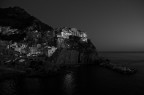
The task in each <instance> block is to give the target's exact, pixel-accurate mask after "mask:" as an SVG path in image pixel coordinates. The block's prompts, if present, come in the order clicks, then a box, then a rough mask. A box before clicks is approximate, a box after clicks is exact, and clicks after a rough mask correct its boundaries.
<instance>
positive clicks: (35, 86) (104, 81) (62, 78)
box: [0, 53, 144, 95]
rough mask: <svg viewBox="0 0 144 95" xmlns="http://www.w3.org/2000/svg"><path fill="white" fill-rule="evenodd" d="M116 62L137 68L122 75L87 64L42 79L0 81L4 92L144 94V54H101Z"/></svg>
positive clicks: (8, 94) (9, 94) (20, 94)
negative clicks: (128, 73) (129, 73)
mask: <svg viewBox="0 0 144 95" xmlns="http://www.w3.org/2000/svg"><path fill="white" fill-rule="evenodd" d="M100 56H104V57H106V58H109V59H110V60H111V61H112V62H113V63H115V64H121V65H127V66H129V67H134V68H136V69H137V70H138V72H137V73H136V74H134V75H122V74H119V73H117V72H114V71H111V70H108V69H106V68H102V67H99V66H87V67H86V66H85V67H79V68H74V69H72V70H69V71H64V72H62V73H60V74H56V75H51V76H47V77H41V78H17V79H15V80H5V81H2V82H1V83H0V93H1V95H2V94H3V95H15V94H17V95H92V94H93V95H94V94H95V95H96V94H97V95H144V53H100Z"/></svg>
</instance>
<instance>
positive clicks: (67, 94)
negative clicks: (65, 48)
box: [0, 71, 75, 95]
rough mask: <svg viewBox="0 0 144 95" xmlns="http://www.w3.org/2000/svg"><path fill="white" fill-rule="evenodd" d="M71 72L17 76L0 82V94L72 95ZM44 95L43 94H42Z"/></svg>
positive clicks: (72, 78) (73, 83) (72, 75)
mask: <svg viewBox="0 0 144 95" xmlns="http://www.w3.org/2000/svg"><path fill="white" fill-rule="evenodd" d="M74 80H75V79H74V74H73V72H72V71H71V72H68V73H64V74H62V75H57V76H50V77H46V78H19V79H17V80H15V79H11V80H5V81H2V82H0V95H19V94H20V95H43V94H44V93H47V94H57V93H58V94H59V95H74V94H73V92H74V88H75V82H74ZM44 95H45V94H44Z"/></svg>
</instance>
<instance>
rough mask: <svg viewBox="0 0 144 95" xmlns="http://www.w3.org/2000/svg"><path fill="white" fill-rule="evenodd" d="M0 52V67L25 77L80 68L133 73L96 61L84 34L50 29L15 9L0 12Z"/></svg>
mask: <svg viewBox="0 0 144 95" xmlns="http://www.w3.org/2000/svg"><path fill="white" fill-rule="evenodd" d="M0 48H1V49H0V58H1V60H0V65H1V67H3V68H11V69H13V70H19V71H24V72H29V73H31V72H50V71H53V70H58V69H60V68H61V67H65V66H73V65H81V64H97V65H100V66H103V67H108V68H111V69H113V70H117V71H120V72H124V73H127V72H128V73H133V72H134V70H132V69H128V68H125V69H124V67H121V68H120V67H119V66H116V65H114V64H110V62H109V60H108V59H104V58H100V57H99V56H98V53H97V50H96V47H95V46H94V45H93V44H92V42H91V41H90V39H88V37H87V34H86V32H84V31H81V30H78V29H76V28H68V27H63V28H56V29H54V28H52V27H51V26H49V25H47V24H44V23H43V22H41V21H40V20H38V19H37V18H35V17H33V16H31V15H30V14H28V13H27V12H26V11H25V10H24V9H21V8H19V7H10V8H1V9H0Z"/></svg>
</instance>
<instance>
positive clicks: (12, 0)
mask: <svg viewBox="0 0 144 95" xmlns="http://www.w3.org/2000/svg"><path fill="white" fill-rule="evenodd" d="M0 6H1V7H9V6H20V7H22V8H24V9H25V10H26V11H28V12H29V13H30V14H31V15H34V16H35V17H37V18H39V19H40V20H41V21H43V22H45V23H47V24H49V25H51V26H53V27H63V26H67V27H75V28H78V29H80V30H83V31H86V32H87V34H88V37H89V38H90V39H91V40H92V42H93V43H94V44H95V46H96V47H97V50H99V51H109V50H110V51H144V1H143V0H1V2H0Z"/></svg>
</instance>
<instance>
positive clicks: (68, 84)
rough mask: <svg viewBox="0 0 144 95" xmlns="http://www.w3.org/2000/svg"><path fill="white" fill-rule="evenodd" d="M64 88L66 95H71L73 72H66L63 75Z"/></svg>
mask: <svg viewBox="0 0 144 95" xmlns="http://www.w3.org/2000/svg"><path fill="white" fill-rule="evenodd" d="M63 85H64V88H65V92H66V94H67V95H73V93H74V88H75V83H74V74H73V72H70V73H67V74H66V75H65V76H64V84H63Z"/></svg>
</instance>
